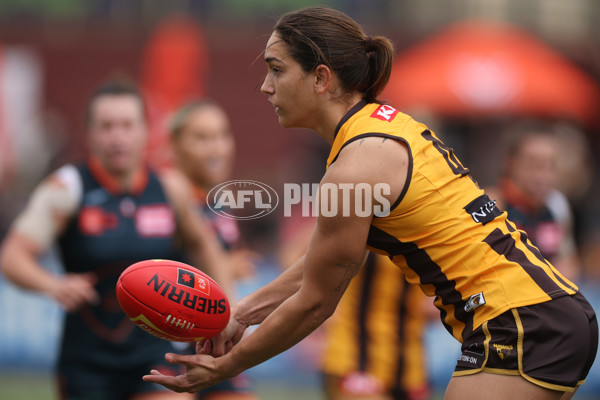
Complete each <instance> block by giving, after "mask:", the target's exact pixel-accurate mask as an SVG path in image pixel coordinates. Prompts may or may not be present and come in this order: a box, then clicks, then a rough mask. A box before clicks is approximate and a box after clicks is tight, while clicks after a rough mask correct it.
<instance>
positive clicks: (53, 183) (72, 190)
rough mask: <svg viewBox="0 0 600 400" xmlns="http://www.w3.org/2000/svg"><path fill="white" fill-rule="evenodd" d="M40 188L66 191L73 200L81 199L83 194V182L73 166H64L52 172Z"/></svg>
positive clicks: (76, 168) (77, 170) (77, 169)
mask: <svg viewBox="0 0 600 400" xmlns="http://www.w3.org/2000/svg"><path fill="white" fill-rule="evenodd" d="M40 186H46V187H51V188H57V189H63V190H66V191H67V192H69V194H70V195H71V196H73V197H74V198H81V196H82V194H83V180H82V177H81V173H80V172H79V168H78V167H77V166H76V165H75V164H64V165H63V166H61V167H59V168H58V169H56V170H54V171H53V172H52V173H50V174H49V175H48V176H47V177H46V179H44V180H43V181H42V183H41V184H40Z"/></svg>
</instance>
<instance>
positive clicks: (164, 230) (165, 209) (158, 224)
mask: <svg viewBox="0 0 600 400" xmlns="http://www.w3.org/2000/svg"><path fill="white" fill-rule="evenodd" d="M135 228H136V230H137V231H138V233H139V234H140V235H141V236H143V237H167V236H171V235H172V234H173V233H174V232H175V215H174V214H173V210H172V209H171V208H170V207H169V206H167V205H164V204H153V205H145V206H139V207H138V208H137V210H136V212H135Z"/></svg>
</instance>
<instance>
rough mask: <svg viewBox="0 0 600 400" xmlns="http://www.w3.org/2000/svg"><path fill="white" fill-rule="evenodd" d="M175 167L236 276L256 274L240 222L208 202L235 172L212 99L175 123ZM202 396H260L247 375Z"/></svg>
mask: <svg viewBox="0 0 600 400" xmlns="http://www.w3.org/2000/svg"><path fill="white" fill-rule="evenodd" d="M171 145H172V150H173V156H174V160H173V161H174V166H175V167H176V168H177V169H176V170H172V171H170V172H169V174H181V173H182V174H183V175H184V176H185V177H186V178H187V179H188V180H189V182H190V183H191V192H192V193H191V196H192V197H193V200H194V203H195V204H196V205H197V207H198V209H199V210H200V211H201V212H203V214H204V216H205V218H206V220H207V221H210V224H211V225H212V227H213V229H214V230H215V232H216V233H217V236H218V238H219V240H220V242H221V244H222V245H223V246H224V248H225V249H227V252H228V255H229V257H230V260H231V263H230V265H231V266H232V269H233V273H234V278H237V279H242V278H247V277H249V276H252V275H253V274H254V264H253V262H252V258H253V253H251V252H249V251H247V250H244V249H241V248H240V244H241V242H240V230H239V228H238V224H237V220H234V219H229V218H225V217H223V216H222V215H220V214H217V213H214V212H212V211H211V210H210V209H209V208H208V207H207V206H206V196H207V194H208V192H209V191H210V190H211V189H212V188H213V187H214V186H216V185H218V184H220V183H223V182H224V181H225V180H226V179H227V178H229V176H230V175H231V172H232V169H233V164H234V159H235V141H234V137H233V133H232V132H231V126H230V123H229V117H228V116H227V114H226V113H225V110H224V109H223V108H222V107H221V106H220V105H219V104H217V103H216V102H215V101H212V100H210V99H202V100H197V101H193V102H190V103H188V104H186V105H184V106H183V107H182V108H181V109H180V110H179V111H177V112H176V113H175V116H174V117H173V119H172V122H171ZM198 396H199V398H200V399H202V400H253V399H257V398H258V397H256V396H255V395H254V394H253V393H252V392H251V388H250V382H249V380H248V378H247V377H246V376H245V375H238V376H237V377H235V378H232V379H230V380H227V381H225V382H222V383H220V384H217V385H215V386H213V387H211V388H208V389H206V390H203V391H201V392H200V393H199V394H198Z"/></svg>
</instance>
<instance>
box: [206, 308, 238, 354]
mask: <svg viewBox="0 0 600 400" xmlns="http://www.w3.org/2000/svg"><path fill="white" fill-rule="evenodd" d="M233 315H234V313H232V314H231V317H230V318H229V322H228V323H227V326H226V327H225V329H223V331H221V333H219V334H218V335H217V336H215V337H213V338H211V339H206V340H203V341H200V342H197V343H196V353H197V354H209V355H211V356H213V357H221V356H222V355H225V354H227V353H229V352H230V351H231V349H232V348H233V346H235V345H236V344H237V343H238V342H239V341H240V340H241V339H242V336H244V332H245V331H246V328H248V325H246V324H243V323H240V322H239V321H238V320H237V319H235V318H234V317H233Z"/></svg>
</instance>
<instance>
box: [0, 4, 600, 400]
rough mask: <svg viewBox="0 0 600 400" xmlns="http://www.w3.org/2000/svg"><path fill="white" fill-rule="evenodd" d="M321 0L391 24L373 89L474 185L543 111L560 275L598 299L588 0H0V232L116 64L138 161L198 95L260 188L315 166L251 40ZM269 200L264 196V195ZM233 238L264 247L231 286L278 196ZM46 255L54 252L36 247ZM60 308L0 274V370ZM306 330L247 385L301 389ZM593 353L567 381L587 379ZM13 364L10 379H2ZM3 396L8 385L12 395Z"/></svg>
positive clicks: (310, 380)
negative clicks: (465, 170)
mask: <svg viewBox="0 0 600 400" xmlns="http://www.w3.org/2000/svg"><path fill="white" fill-rule="evenodd" d="M316 4H324V5H329V6H332V7H334V8H337V9H340V10H342V11H344V12H346V13H348V14H349V15H350V16H352V17H353V18H355V19H356V20H358V21H359V22H360V23H362V24H363V26H364V27H365V29H366V31H367V32H369V33H370V34H371V35H385V36H388V37H389V38H391V39H392V40H393V41H394V43H395V45H396V50H397V59H396V64H395V68H394V73H393V75H392V79H391V81H390V84H389V85H388V88H387V90H386V92H385V93H384V96H383V98H384V99H386V100H389V103H390V104H391V105H393V106H395V107H396V108H398V109H400V110H401V111H405V112H407V113H409V114H411V115H413V116H414V117H415V118H416V119H419V120H421V121H422V122H424V123H426V124H427V125H428V126H429V127H430V128H432V129H433V130H434V131H435V132H436V133H437V134H438V135H439V136H440V137H442V138H443V140H444V141H445V142H446V143H447V144H448V145H449V146H451V147H453V148H454V150H455V152H456V153H457V154H458V156H459V157H460V158H461V160H462V162H463V164H465V165H467V166H469V167H470V168H471V171H472V174H473V176H474V178H475V179H477V180H478V181H479V183H480V185H481V186H483V187H493V186H495V185H496V184H497V182H498V180H499V178H500V177H501V175H502V173H503V168H504V165H503V162H504V161H503V160H504V159H505V153H506V151H507V150H506V146H505V143H506V140H505V139H506V136H507V135H508V133H507V132H510V131H511V130H512V129H513V127H515V126H516V125H519V124H522V123H523V122H524V121H526V120H527V121H529V120H535V121H538V122H539V121H542V122H544V123H546V124H548V125H551V126H552V127H553V128H552V129H554V131H555V132H556V136H557V137H558V139H559V148H560V152H559V154H558V158H557V165H558V178H557V182H556V188H557V189H558V190H560V191H561V192H562V193H563V194H564V195H565V196H566V198H567V199H568V201H569V205H570V208H571V212H572V217H573V218H572V223H573V233H574V243H575V248H576V251H577V268H578V275H577V276H578V278H577V283H578V284H580V286H581V288H582V290H583V292H584V294H585V295H586V296H587V297H588V298H589V299H590V301H591V302H592V304H593V305H594V307H595V308H596V310H597V312H598V310H600V202H599V201H598V198H600V189H598V188H599V185H598V183H599V181H600V176H599V172H600V163H599V160H598V157H597V155H598V153H599V151H600V112H599V111H600V2H598V1H596V0H570V1H564V0H346V1H344V0H330V1H319V2H313V1H301V0H252V1H246V0H172V1H168V2H167V1H160V0H85V1H81V0H0V240H1V239H2V237H3V235H4V233H5V232H6V230H7V228H8V226H9V225H10V223H11V222H12V220H13V218H14V216H15V214H16V213H17V212H18V211H19V210H21V208H22V207H23V205H24V201H25V200H26V198H27V196H28V195H29V193H30V191H31V190H32V188H33V187H34V186H35V185H36V184H37V183H39V181H40V180H41V179H42V178H43V177H44V176H45V175H47V174H48V173H49V172H50V171H52V170H53V169H55V168H56V167H58V166H60V165H62V164H64V163H66V162H72V161H75V160H78V159H80V158H81V156H82V155H83V154H85V151H86V150H85V146H84V140H83V132H84V115H83V110H84V109H85V99H87V97H88V96H89V94H90V92H91V90H92V89H93V88H95V87H96V86H97V85H98V84H99V83H100V82H102V81H104V80H106V79H107V78H110V77H115V76H125V77H129V78H131V79H133V80H135V81H136V82H138V83H139V85H140V86H141V88H142V89H143V91H144V94H145V96H146V99H147V102H148V113H149V118H150V132H151V140H150V146H149V149H148V157H149V161H150V162H151V163H152V164H153V165H155V166H157V167H160V166H161V165H163V164H164V163H166V162H168V160H167V159H166V158H165V157H166V156H165V153H164V151H162V150H163V149H164V143H165V135H166V129H165V126H166V123H167V122H168V118H169V116H170V113H171V112H172V111H173V110H174V109H176V108H177V107H178V106H180V105H181V104H182V103H183V102H185V101H186V100H188V99H190V98H198V97H210V98H212V99H215V100H216V101H217V102H219V103H220V104H221V105H222V106H223V107H224V108H225V110H226V111H227V112H228V113H229V115H230V117H231V122H232V125H233V132H234V135H235V139H236V142H237V160H236V167H235V173H234V175H233V177H232V179H252V180H256V181H260V182H263V183H266V184H268V185H270V186H272V187H273V188H275V190H276V191H279V192H280V194H281V190H282V187H283V184H284V183H287V182H293V183H305V182H317V181H318V178H319V176H320V175H321V174H322V172H323V170H324V166H325V157H326V154H327V151H328V149H327V146H326V145H325V143H321V141H320V139H319V138H318V137H317V136H316V135H314V134H312V133H308V132H305V131H302V130H291V131H290V130H284V129H282V128H281V127H280V126H279V125H278V122H277V118H276V115H275V114H274V111H273V108H272V106H271V105H270V104H269V103H268V102H267V101H266V97H265V96H264V95H262V94H261V93H260V84H261V83H262V77H263V74H264V72H265V66H264V63H263V61H262V54H261V52H262V50H263V49H264V46H265V43H266V41H267V39H268V37H269V35H270V33H271V29H272V27H273V25H274V22H275V20H276V18H277V17H278V16H279V15H281V14H282V13H284V12H286V11H290V10H293V9H296V8H300V7H303V6H308V5H316ZM279 211H281V210H279ZM240 227H241V229H242V233H243V237H244V241H245V243H246V246H248V247H249V248H251V249H252V250H256V251H258V252H260V253H261V254H262V255H263V258H261V259H260V260H258V261H257V263H258V265H257V267H258V268H257V271H258V274H257V276H256V277H255V278H253V279H251V280H248V281H247V282H245V283H244V284H243V285H242V287H241V288H240V291H241V292H242V293H243V292H244V291H249V290H252V289H253V288H256V287H258V286H260V285H262V284H264V283H265V282H267V281H268V280H270V279H272V278H273V277H274V276H275V275H276V274H277V273H278V272H279V271H280V265H278V263H279V258H278V254H277V249H278V247H279V246H280V244H281V243H283V242H284V241H285V238H286V235H288V234H290V232H293V230H294V222H292V221H286V220H285V219H284V218H283V213H282V212H277V211H276V212H274V213H272V214H269V216H267V217H265V218H261V219H257V220H252V221H241V222H240ZM45 264H46V265H47V266H48V268H53V269H55V270H57V271H58V270H60V263H59V262H58V261H57V258H56V255H55V254H49V255H48V256H47V259H46V260H45ZM61 316H62V314H61V311H60V310H59V309H58V308H57V307H56V305H54V304H51V303H50V302H49V301H48V300H46V299H44V298H42V297H39V296H33V295H30V294H28V293H24V292H22V291H20V290H17V289H15V288H14V287H13V286H11V285H10V284H8V283H7V282H6V281H4V280H3V278H2V277H0V397H1V398H3V399H4V398H6V399H9V398H12V397H6V396H8V395H6V393H5V395H2V391H3V390H6V389H3V387H4V388H6V387H7V385H4V384H3V383H1V382H2V376H3V375H4V376H10V377H13V376H15V375H14V374H15V373H21V374H22V373H29V374H31V373H41V374H44V373H46V372H47V371H49V369H50V368H51V367H52V364H53V362H54V359H55V358H54V357H55V352H56V346H57V343H58V336H59V327H60V319H61ZM426 336H427V343H428V354H427V359H428V365H429V370H430V374H431V381H432V384H433V385H434V387H435V388H437V389H438V390H441V388H443V387H444V386H445V384H446V383H447V380H448V379H449V374H450V371H451V370H452V366H453V364H454V362H455V359H456V356H457V355H458V349H459V346H458V343H454V342H453V339H452V338H451V337H450V335H448V334H447V333H445V331H443V328H441V324H439V323H438V322H437V321H432V322H431V324H430V327H429V328H428V331H427V334H426ZM318 346H319V338H318V334H316V335H314V336H313V337H311V338H309V339H308V340H306V341H305V342H304V343H302V344H301V345H299V348H295V349H292V350H290V351H289V352H287V353H285V354H284V355H282V356H279V357H277V358H275V359H274V360H272V361H269V362H268V363H266V364H264V365H262V366H259V367H256V368H255V369H254V370H253V371H251V372H250V374H251V375H253V376H254V377H255V378H256V381H257V383H258V384H260V385H282V384H285V385H289V386H290V387H294V385H297V386H298V387H302V388H304V389H307V390H314V393H315V397H314V398H318V393H319V388H318V378H317V377H316V376H315V374H314V365H315V363H316V362H317V361H316V360H317V359H318V355H319V347H318ZM598 364H600V362H598V361H597V362H596V365H595V367H594V369H593V370H592V374H591V376H590V377H589V379H588V383H587V384H586V385H584V386H583V389H582V390H581V395H582V396H584V395H589V396H591V398H593V397H594V396H597V395H599V394H600V367H599V366H598ZM11 379H12V378H11ZM15 398H16V397H15Z"/></svg>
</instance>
